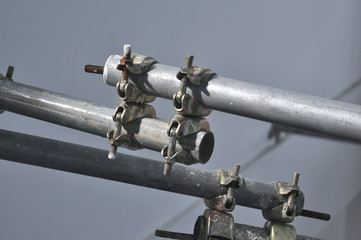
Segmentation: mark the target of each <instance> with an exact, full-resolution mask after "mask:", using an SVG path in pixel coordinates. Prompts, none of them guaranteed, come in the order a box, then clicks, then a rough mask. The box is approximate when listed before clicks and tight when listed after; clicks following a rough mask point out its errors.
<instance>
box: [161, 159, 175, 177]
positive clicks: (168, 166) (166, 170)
mask: <svg viewBox="0 0 361 240" xmlns="http://www.w3.org/2000/svg"><path fill="white" fill-rule="evenodd" d="M172 165H173V164H172V163H170V162H165V163H164V169H163V175H164V176H169V174H170V172H171V171H172Z"/></svg>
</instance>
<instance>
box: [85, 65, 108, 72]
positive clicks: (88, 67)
mask: <svg viewBox="0 0 361 240" xmlns="http://www.w3.org/2000/svg"><path fill="white" fill-rule="evenodd" d="M84 71H85V72H87V73H96V74H103V71H104V67H103V66H96V65H90V64H87V65H85V67H84Z"/></svg>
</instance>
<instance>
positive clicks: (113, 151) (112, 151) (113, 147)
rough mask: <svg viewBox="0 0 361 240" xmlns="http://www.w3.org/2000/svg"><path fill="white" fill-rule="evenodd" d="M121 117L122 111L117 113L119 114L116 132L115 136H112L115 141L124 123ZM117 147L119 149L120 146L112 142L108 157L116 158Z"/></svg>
mask: <svg viewBox="0 0 361 240" xmlns="http://www.w3.org/2000/svg"><path fill="white" fill-rule="evenodd" d="M120 118H121V113H117V115H116V117H115V121H116V122H115V128H114V133H113V137H112V141H113V142H114V141H115V139H116V138H117V137H118V136H119V135H120V133H121V128H122V125H121V123H120ZM117 149H118V146H117V145H116V144H114V143H111V145H110V150H109V153H108V158H109V159H115V158H116V153H117Z"/></svg>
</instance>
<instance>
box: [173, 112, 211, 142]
mask: <svg viewBox="0 0 361 240" xmlns="http://www.w3.org/2000/svg"><path fill="white" fill-rule="evenodd" d="M173 128H175V136H176V138H177V139H179V138H181V137H184V136H188V135H191V134H194V133H197V132H199V131H207V132H209V131H210V126H209V122H208V120H207V119H205V118H196V117H185V116H183V115H178V114H176V115H174V116H173V117H172V118H171V120H170V121H169V128H168V132H167V133H168V136H169V135H170V130H171V129H173Z"/></svg>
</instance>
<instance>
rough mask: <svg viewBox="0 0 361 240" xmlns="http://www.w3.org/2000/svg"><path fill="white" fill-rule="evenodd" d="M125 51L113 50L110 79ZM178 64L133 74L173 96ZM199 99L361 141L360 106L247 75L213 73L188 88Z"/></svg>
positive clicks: (146, 86) (149, 88) (155, 91)
mask: <svg viewBox="0 0 361 240" xmlns="http://www.w3.org/2000/svg"><path fill="white" fill-rule="evenodd" d="M119 59H120V56H118V55H112V56H110V57H109V59H108V60H107V62H106V64H105V66H104V73H103V78H104V81H105V82H106V83H107V84H109V85H115V84H116V82H117V81H119V79H121V72H120V71H118V70H116V65H117V64H118V63H119ZM178 71H179V68H178V67H171V66H167V65H163V64H154V65H153V66H152V67H151V69H150V70H149V71H148V72H147V73H146V74H143V75H131V76H130V79H131V80H132V81H133V82H134V83H135V84H136V85H137V86H138V87H139V88H140V89H142V90H143V91H144V92H146V93H148V94H152V95H155V96H159V97H163V98H167V99H172V96H173V94H174V93H176V92H177V91H178V89H179V86H180V81H179V80H178V79H177V78H176V75H177V73H178ZM188 93H189V94H190V95H192V96H193V97H194V98H195V99H196V100H197V101H198V102H200V103H202V104H204V105H205V106H207V107H209V108H212V109H215V110H219V111H222V112H227V113H232V114H236V115H240V116H245V117H250V118H255V119H259V120H263V121H268V122H272V123H278V124H283V125H287V126H291V127H296V128H300V129H305V130H309V131H313V132H316V133H322V134H327V135H329V136H333V137H337V138H344V139H349V140H351V141H355V142H361V106H359V105H354V104H349V103H344V102H339V101H335V100H331V99H326V98H320V97H314V96H310V95H306V94H300V93H295V92H292V91H286V90H281V89H277V88H272V87H266V86H262V85H258V84H253V83H249V82H245V81H240V80H235V79H231V78H225V77H220V76H215V77H213V78H212V79H211V80H210V81H209V82H208V84H207V85H206V86H193V87H191V89H188Z"/></svg>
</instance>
